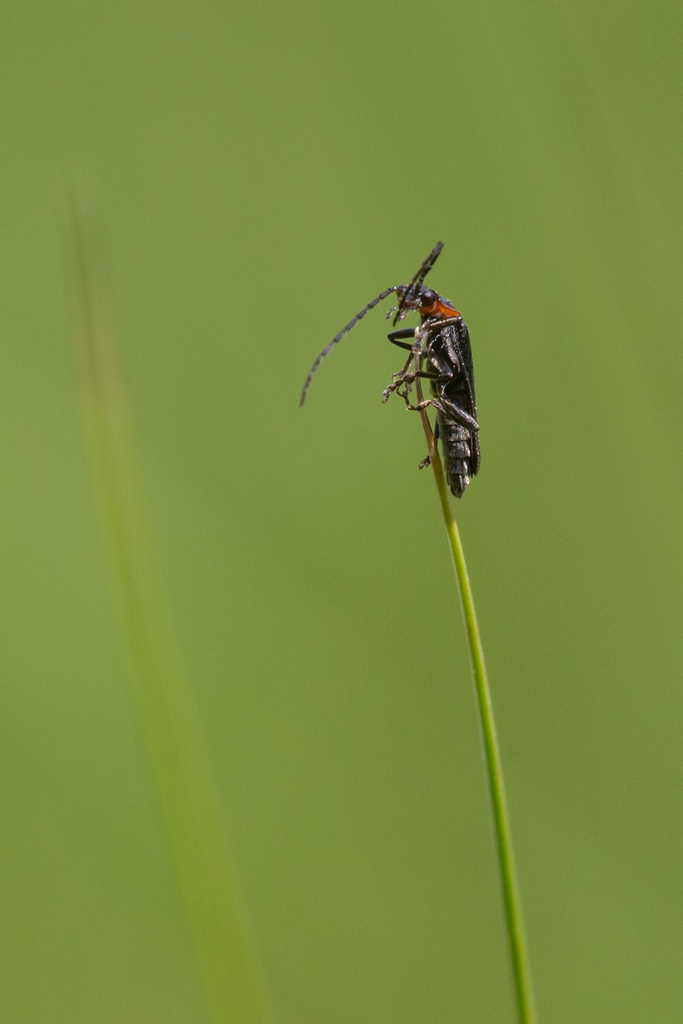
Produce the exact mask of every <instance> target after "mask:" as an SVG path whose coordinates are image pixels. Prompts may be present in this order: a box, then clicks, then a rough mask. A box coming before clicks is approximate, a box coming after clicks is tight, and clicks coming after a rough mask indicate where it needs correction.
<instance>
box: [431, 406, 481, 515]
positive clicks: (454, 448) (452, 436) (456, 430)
mask: <svg viewBox="0 0 683 1024" xmlns="http://www.w3.org/2000/svg"><path fill="white" fill-rule="evenodd" d="M436 418H437V422H438V424H439V438H440V440H441V451H442V453H443V463H444V469H445V471H446V480H447V481H448V485H449V487H450V489H451V491H452V492H453V494H454V495H455V496H456V498H462V496H463V494H464V493H465V488H466V487H467V485H468V483H469V482H470V478H471V477H472V476H474V474H475V473H476V471H477V468H478V466H477V461H478V460H477V453H476V448H475V446H477V445H478V442H479V439H478V438H477V437H475V436H473V435H472V433H471V431H469V430H467V429H466V428H465V427H461V426H460V425H459V424H457V423H453V421H452V420H449V419H447V418H446V417H445V416H444V415H443V413H441V412H437V414H436Z"/></svg>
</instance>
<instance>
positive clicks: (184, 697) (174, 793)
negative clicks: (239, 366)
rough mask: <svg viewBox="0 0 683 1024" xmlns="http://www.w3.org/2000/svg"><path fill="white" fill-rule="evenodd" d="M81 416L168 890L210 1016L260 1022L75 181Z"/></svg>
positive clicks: (267, 1015) (92, 234) (94, 250)
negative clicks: (175, 891)
mask: <svg viewBox="0 0 683 1024" xmlns="http://www.w3.org/2000/svg"><path fill="white" fill-rule="evenodd" d="M68 206H69V221H70V229H71V230H70V235H71V246H70V247H71V248H72V250H73V297H74V319H75V341H76V357H77V363H78V369H79V380H80V398H81V405H82V409H83V423H84V427H85V434H86V438H87V443H88V449H89V454H90V465H91V470H92V478H93V484H94V487H95V492H96V498H97V507H98V513H99V520H100V526H101V531H102V537H103V540H104V546H105V549H106V555H107V563H108V570H109V577H110V581H111V587H112V590H113V592H114V597H115V602H114V603H115V607H116V610H117V612H118V616H119V620H120V625H121V629H122V632H123V635H124V639H125V646H126V648H127V652H128V656H129V664H130V670H131V671H130V675H131V679H132V683H133V691H134V697H135V704H136V706H137V710H138V712H139V717H140V724H141V732H142V735H143V738H144V742H145V746H146V748H147V750H148V752H149V756H150V760H151V763H152V769H153V773H154V778H155V781H156V785H157V789H158V793H159V797H160V801H161V805H162V809H163V815H164V818H165V821H166V825H167V829H168V837H169V842H170V848H171V854H172V858H173V862H174V866H175V872H176V877H177V880H178V885H179V889H180V891H181V895H182V898H183V901H184V905H185V908H186V910H187V913H188V917H189V921H190V926H191V930H192V934H193V937H194V942H195V947H196V950H197V956H198V961H199V967H200V972H201V974H202V976H203V980H204V983H205V988H206V992H207V995H208V1002H209V1007H210V1016H211V1019H212V1021H214V1022H215V1024H269V1022H270V1021H272V1014H271V1012H270V1006H269V1002H268V999H267V997H266V995H265V987H264V985H263V982H262V980H261V973H260V969H259V967H258V960H257V957H256V955H255V950H254V947H253V944H252V942H251V939H250V938H249V935H248V927H247V925H246V920H245V918H246V915H245V913H244V911H243V909H242V906H241V900H240V898H239V896H238V893H237V888H236V885H235V880H234V875H233V871H232V868H231V865H230V859H229V857H228V855H227V846H226V841H225V835H224V822H223V817H222V813H221V809H220V805H219V801H218V798H217V794H216V792H215V790H214V784H213V779H212V776H211V772H210V770H209V767H208V762H207V757H206V754H205V749H204V741H203V737H202V731H201V727H200V724H199V718H198V714H197V710H196V707H195V704H194V700H193V696H192V692H191V689H190V686H189V684H188V681H187V679H186V676H185V672H184V670H183V667H182V663H181V658H180V656H179V653H178V646H177V642H176V639H175V636H174V631H173V628H172V625H171V620H170V614H169V611H168V606H167V602H166V599H165V595H164V592H163V587H162V584H161V578H160V572H159V569H158V567H157V565H156V561H155V558H154V556H153V553H152V548H153V545H152V543H151V537H150V530H149V527H148V524H147V518H148V517H147V513H146V509H145V507H144V501H143V496H142V488H141V484H140V479H139V476H138V470H137V460H136V458H135V452H134V446H133V441H132V433H131V429H130V425H129V414H128V402H127V396H126V393H125V387H124V385H123V375H122V373H121V370H120V366H119V353H118V346H117V343H116V337H115V332H114V330H113V317H112V316H111V314H110V310H109V302H108V289H107V287H106V284H107V274H106V273H105V270H104V267H105V261H104V258H103V253H104V246H103V244H102V237H101V234H102V233H101V229H100V225H99V222H98V218H97V217H96V216H95V214H94V213H93V206H92V203H90V202H89V201H88V200H86V198H85V197H84V194H83V192H82V190H80V189H79V190H78V192H76V190H74V197H73V198H72V199H71V200H70V201H69V204H68Z"/></svg>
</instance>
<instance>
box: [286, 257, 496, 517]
mask: <svg viewBox="0 0 683 1024" xmlns="http://www.w3.org/2000/svg"><path fill="white" fill-rule="evenodd" d="M442 249H443V242H437V244H436V245H435V246H434V248H433V249H432V251H431V252H430V254H429V256H428V257H427V259H426V260H425V261H424V263H423V264H422V266H421V267H420V269H419V270H418V272H417V273H416V274H415V276H414V277H413V279H412V281H411V282H410V284H399V285H394V286H393V287H391V288H387V289H386V290H385V291H383V292H380V294H379V295H378V296H377V297H376V298H375V299H373V300H372V302H369V303H368V304H367V306H365V308H364V309H362V310H361V311H360V313H357V314H356V316H354V318H353V320H350V321H349V323H348V324H347V325H346V327H344V329H343V330H341V331H340V332H339V334H337V335H336V336H335V337H334V338H333V339H332V341H331V342H330V343H329V345H327V346H326V348H324V349H323V351H322V352H321V353H320V355H319V356H318V358H317V359H316V361H315V362H314V363H313V366H312V367H311V370H310V373H309V374H308V377H307V378H306V383H305V384H304V387H303V391H302V392H301V402H300V404H301V405H303V404H304V402H305V401H306V394H307V392H308V389H309V387H310V384H311V380H312V378H313V374H314V373H315V372H316V370H317V369H318V367H319V366H320V363H321V362H322V360H323V359H324V357H325V356H326V355H327V354H328V353H329V352H330V351H331V350H332V349H333V348H334V346H335V345H336V344H338V342H340V341H341V340H342V338H343V337H344V336H345V335H346V334H348V332H349V331H350V330H351V328H352V327H355V326H356V324H357V323H358V321H359V320H362V319H363V317H364V316H365V314H366V313H369V311H370V310H371V309H374V308H375V306H376V305H378V303H380V302H382V301H383V300H384V299H386V298H388V297H389V295H392V294H396V296H397V298H398V305H396V306H395V307H394V308H393V309H390V310H389V312H388V313H387V315H386V317H387V319H388V318H389V317H390V316H391V314H392V313H395V315H394V320H393V324H392V326H394V327H395V326H396V324H397V323H398V322H399V321H400V320H404V319H405V317H406V316H407V315H408V313H409V312H411V310H417V311H418V312H419V314H420V326H419V327H416V328H412V327H408V328H399V330H395V331H391V332H390V333H389V334H388V335H387V337H388V339H389V341H390V342H391V343H392V344H394V345H398V346H399V348H403V349H407V350H408V352H410V356H409V357H408V360H407V362H406V364H405V366H404V367H403V369H402V370H400V371H399V373H396V374H394V375H393V377H392V383H391V384H390V385H389V387H388V388H386V389H385V391H384V392H383V401H385V402H386V401H387V400H388V399H389V397H390V396H391V395H392V394H393V392H394V391H395V392H397V394H398V395H400V397H401V398H403V399H404V401H405V403H406V406H407V408H408V409H409V410H411V411H414V412H418V411H422V410H423V409H425V408H427V406H430V405H432V406H434V408H435V410H436V428H435V431H434V436H435V438H436V439H437V440H440V441H441V449H442V452H443V458H444V463H445V469H446V479H447V481H448V483H449V485H450V488H451V491H452V492H453V494H454V495H455V496H456V497H457V498H461V497H462V496H463V494H464V492H465V488H466V487H467V485H468V483H469V482H470V478H471V477H473V476H474V475H475V474H476V473H478V471H479V466H480V464H481V451H480V447H479V424H478V423H477V403H476V399H475V394H474V367H473V365H472V348H471V345H470V335H469V331H468V329H467V324H466V323H465V321H464V320H463V318H462V316H461V314H460V313H459V312H458V311H457V309H456V308H455V306H454V305H453V304H452V302H449V300H448V299H445V298H444V297H443V296H442V295H439V293H438V292H435V291H433V289H431V288H426V287H425V285H424V279H425V277H426V276H427V274H428V273H429V271H430V270H431V269H432V267H433V266H434V263H435V262H436V260H437V258H438V256H439V253H440V252H441V250H442ZM409 338H410V339H412V343H410V344H409V343H408V342H407V339H409ZM418 377H424V378H426V379H428V380H429V382H430V385H431V392H432V398H430V399H427V400H426V401H423V402H418V403H417V405H412V404H411V401H410V391H411V385H412V384H413V382H414V381H415V380H416V378H418ZM401 389H403V390H401ZM428 461H429V459H426V460H424V462H423V463H421V465H426V464H427V463H428Z"/></svg>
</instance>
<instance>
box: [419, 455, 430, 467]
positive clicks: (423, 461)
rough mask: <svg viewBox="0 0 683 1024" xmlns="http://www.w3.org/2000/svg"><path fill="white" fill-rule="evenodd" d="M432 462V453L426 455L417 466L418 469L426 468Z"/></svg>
mask: <svg viewBox="0 0 683 1024" xmlns="http://www.w3.org/2000/svg"><path fill="white" fill-rule="evenodd" d="M431 463H432V457H431V455H425V457H424V459H423V460H422V462H421V463H420V465H419V466H418V467H417V468H418V469H425V467H426V466H430V465H431Z"/></svg>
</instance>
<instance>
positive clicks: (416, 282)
mask: <svg viewBox="0 0 683 1024" xmlns="http://www.w3.org/2000/svg"><path fill="white" fill-rule="evenodd" d="M442 249H443V242H437V243H436V245H435V246H434V248H433V249H432V251H431V252H430V254H429V256H428V257H427V259H426V260H425V261H424V263H423V264H422V266H421V267H420V269H419V270H418V272H417V274H416V275H415V277H414V278H413V279H412V281H411V282H410V284H409V285H408V287H407V288H406V290H405V292H404V293H403V295H402V297H401V300H400V302H399V304H398V307H397V309H398V312H397V313H396V316H395V317H394V327H395V326H396V324H397V323H398V321H399V320H401V319H402V317H401V313H402V312H403V310H404V308H405V305H406V302H407V301H408V299H412V298H413V297H414V295H415V292H416V291H417V289H418V288H419V287H420V285H421V284H422V282H423V281H424V279H425V277H426V276H427V274H428V273H429V271H430V270H431V269H432V267H433V266H434V264H435V263H436V261H437V259H438V256H439V253H440V252H441V250H442Z"/></svg>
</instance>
